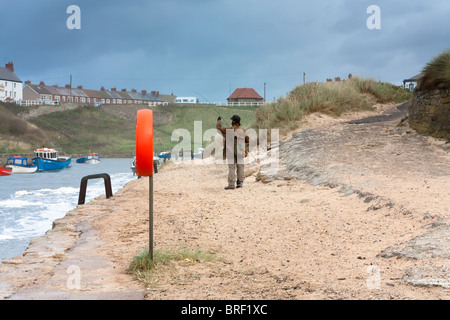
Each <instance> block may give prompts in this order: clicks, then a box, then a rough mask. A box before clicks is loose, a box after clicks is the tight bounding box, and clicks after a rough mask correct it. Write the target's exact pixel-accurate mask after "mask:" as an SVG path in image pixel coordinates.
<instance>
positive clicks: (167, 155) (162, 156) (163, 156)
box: [158, 152, 170, 160]
mask: <svg viewBox="0 0 450 320" xmlns="http://www.w3.org/2000/svg"><path fill="white" fill-rule="evenodd" d="M158 158H160V159H164V160H166V159H167V160H169V159H170V152H161V153H160V154H158Z"/></svg>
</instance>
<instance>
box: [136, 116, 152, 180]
mask: <svg viewBox="0 0 450 320" xmlns="http://www.w3.org/2000/svg"><path fill="white" fill-rule="evenodd" d="M136 173H137V175H138V176H141V177H150V176H152V175H153V111H152V110H148V109H142V110H138V112H137V118H136Z"/></svg>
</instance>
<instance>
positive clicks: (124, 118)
mask: <svg viewBox="0 0 450 320" xmlns="http://www.w3.org/2000/svg"><path fill="white" fill-rule="evenodd" d="M55 108H56V107H55ZM143 108H148V107H146V106H143V105H104V106H102V107H100V108H94V107H90V106H83V107H79V108H76V109H72V110H64V111H55V112H51V113H48V110H46V112H45V113H42V112H37V110H36V107H30V108H24V107H18V106H16V105H9V104H0V153H6V152H9V153H29V152H32V151H33V150H34V149H35V148H36V147H41V146H46V147H56V148H58V149H59V150H62V152H63V153H67V154H79V153H86V152H88V151H89V150H91V151H93V152H98V153H100V154H103V155H127V156H131V155H133V154H134V152H135V121H136V113H137V110H139V109H143ZM151 109H152V110H153V111H154V144H155V147H154V149H155V151H157V152H160V151H165V150H171V149H172V148H173V146H175V145H176V144H177V143H178V141H171V136H172V132H173V131H174V130H175V129H187V130H188V131H189V132H190V134H191V138H192V143H193V142H194V141H193V139H194V121H201V122H202V133H203V132H205V131H206V130H207V129H210V128H215V124H216V120H217V117H218V114H220V115H221V116H222V117H223V118H224V119H225V122H228V124H229V123H230V120H228V119H230V118H231V116H232V115H233V114H239V115H240V116H241V118H242V124H243V126H244V127H250V126H251V125H252V124H253V123H254V121H255V117H254V114H255V108H249V107H215V108H213V107H212V106H208V105H172V106H157V107H152V108H151ZM31 114H37V115H38V116H30V115H31ZM24 119H27V120H24Z"/></svg>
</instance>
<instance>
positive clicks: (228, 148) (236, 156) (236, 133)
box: [216, 115, 248, 190]
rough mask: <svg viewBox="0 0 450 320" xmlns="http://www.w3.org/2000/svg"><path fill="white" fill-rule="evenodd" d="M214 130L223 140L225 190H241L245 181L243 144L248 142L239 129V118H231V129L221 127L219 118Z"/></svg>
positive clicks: (240, 128)
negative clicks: (225, 163) (226, 178)
mask: <svg viewBox="0 0 450 320" xmlns="http://www.w3.org/2000/svg"><path fill="white" fill-rule="evenodd" d="M216 128H217V130H219V131H220V133H221V134H222V136H223V137H224V138H225V144H224V150H223V153H224V159H226V160H227V164H228V186H226V187H225V190H233V189H235V188H242V184H243V182H244V179H245V175H244V158H245V153H246V149H245V142H248V136H247V135H246V131H245V129H244V128H242V127H241V118H240V117H239V116H238V115H234V116H232V117H231V127H227V128H224V127H222V119H221V117H219V118H218V119H217V124H216ZM236 175H237V180H236ZM235 183H236V185H235Z"/></svg>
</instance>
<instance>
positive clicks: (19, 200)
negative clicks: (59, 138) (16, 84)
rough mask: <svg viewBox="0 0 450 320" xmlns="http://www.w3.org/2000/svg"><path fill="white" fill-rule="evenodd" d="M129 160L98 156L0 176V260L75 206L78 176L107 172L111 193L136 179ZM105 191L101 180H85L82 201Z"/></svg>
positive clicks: (20, 249)
mask: <svg viewBox="0 0 450 320" xmlns="http://www.w3.org/2000/svg"><path fill="white" fill-rule="evenodd" d="M131 161H132V159H101V161H100V163H99V164H95V165H94V164H92V165H91V164H79V163H76V159H72V163H71V165H70V166H69V167H67V168H64V169H61V170H57V171H42V172H36V173H30V174H12V175H10V176H0V261H2V260H7V259H11V258H13V257H15V256H21V255H22V254H23V252H24V251H25V249H26V248H27V246H28V244H29V242H30V240H31V239H33V238H36V237H40V236H42V235H44V234H45V233H46V232H47V231H48V230H50V229H51V228H52V223H53V221H54V220H56V219H59V218H62V217H64V216H65V215H66V213H67V212H68V211H70V210H72V209H74V208H76V206H77V205H78V196H79V192H80V183H81V179H82V178H83V177H85V176H87V175H92V174H100V173H107V174H109V176H110V177H111V187H112V191H113V195H114V193H115V192H117V191H118V190H119V189H121V188H122V187H123V186H124V185H125V184H126V183H127V182H129V181H131V180H133V179H136V178H137V177H136V176H133V173H132V171H131V169H130V165H131ZM102 194H103V195H104V194H105V183H104V180H103V179H92V180H88V183H87V190H86V200H85V203H88V202H89V201H91V200H92V199H94V198H96V197H98V196H100V195H102Z"/></svg>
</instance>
